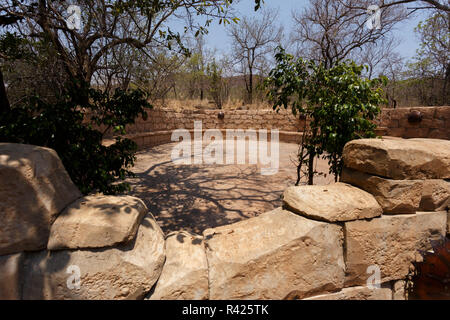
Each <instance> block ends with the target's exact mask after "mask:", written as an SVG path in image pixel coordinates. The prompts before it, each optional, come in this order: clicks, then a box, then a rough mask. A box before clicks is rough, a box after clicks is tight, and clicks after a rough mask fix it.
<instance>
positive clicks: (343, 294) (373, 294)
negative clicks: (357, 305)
mask: <svg viewBox="0 0 450 320" xmlns="http://www.w3.org/2000/svg"><path fill="white" fill-rule="evenodd" d="M304 300H392V291H391V289H389V288H374V289H371V288H368V287H351V288H344V289H342V290H341V291H339V292H336V293H329V294H323V295H319V296H315V297H310V298H306V299H304Z"/></svg>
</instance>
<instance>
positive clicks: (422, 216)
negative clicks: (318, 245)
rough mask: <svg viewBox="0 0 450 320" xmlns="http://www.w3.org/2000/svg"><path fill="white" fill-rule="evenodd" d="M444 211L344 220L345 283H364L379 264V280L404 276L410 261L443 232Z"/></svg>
mask: <svg viewBox="0 0 450 320" xmlns="http://www.w3.org/2000/svg"><path fill="white" fill-rule="evenodd" d="M446 223H447V213H446V212H445V211H442V212H425V213H424V212H418V213H416V214H410V215H395V216H382V217H381V218H376V219H372V220H370V221H362V220H360V221H351V222H346V223H345V232H344V233H345V242H346V252H345V255H346V259H345V261H346V265H347V269H346V286H352V285H365V284H366V281H367V279H368V278H369V277H371V276H372V275H373V273H371V272H368V267H373V266H378V267H379V268H380V272H381V274H380V276H381V283H384V282H387V281H391V280H400V279H404V278H406V276H407V275H408V273H409V271H410V269H409V268H410V264H411V262H413V261H416V260H417V259H419V258H420V253H419V250H423V251H426V250H429V249H430V248H431V244H430V241H431V240H438V239H439V238H440V237H442V236H444V235H445V228H446Z"/></svg>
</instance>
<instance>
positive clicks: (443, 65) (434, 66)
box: [410, 12, 450, 105]
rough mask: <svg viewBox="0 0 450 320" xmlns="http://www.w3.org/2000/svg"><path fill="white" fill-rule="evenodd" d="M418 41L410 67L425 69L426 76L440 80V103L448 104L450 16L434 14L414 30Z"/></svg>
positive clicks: (439, 13)
mask: <svg viewBox="0 0 450 320" xmlns="http://www.w3.org/2000/svg"><path fill="white" fill-rule="evenodd" d="M415 31H416V33H417V34H418V35H419V39H420V42H421V43H420V49H418V50H417V55H416V57H415V60H416V63H413V64H411V65H410V67H412V68H415V69H419V66H421V67H422V68H421V69H422V70H423V69H425V70H426V72H427V73H428V76H430V77H432V78H437V79H442V80H443V85H442V93H441V103H442V105H447V103H448V100H447V98H448V94H449V93H448V89H447V88H448V83H449V80H450V58H449V52H450V14H446V13H441V12H438V13H435V14H433V15H432V16H431V17H430V18H428V19H427V20H426V21H425V22H420V23H419V25H418V26H417V27H416V29H415Z"/></svg>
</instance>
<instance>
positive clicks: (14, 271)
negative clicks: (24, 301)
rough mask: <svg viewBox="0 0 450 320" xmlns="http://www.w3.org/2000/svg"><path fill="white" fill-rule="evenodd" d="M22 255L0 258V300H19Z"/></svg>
mask: <svg viewBox="0 0 450 320" xmlns="http://www.w3.org/2000/svg"><path fill="white" fill-rule="evenodd" d="M22 260H23V253H16V254H12V255H7V256H0V300H19V299H21V285H20V283H21V281H20V277H21V265H22Z"/></svg>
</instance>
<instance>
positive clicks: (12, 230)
mask: <svg viewBox="0 0 450 320" xmlns="http://www.w3.org/2000/svg"><path fill="white" fill-rule="evenodd" d="M0 181H1V183H0V212H1V213H2V222H1V223H0V255H5V254H10V253H16V252H20V251H25V250H27V251H32V250H40V249H44V248H45V247H46V246H47V240H48V235H49V232H50V226H51V224H52V223H53V221H54V220H55V218H56V216H57V215H58V214H59V212H60V211H61V210H62V209H64V207H65V206H66V205H68V204H69V203H71V202H72V201H74V200H75V199H77V198H79V197H81V193H80V192H79V191H78V189H77V187H76V186H75V185H74V184H73V182H72V180H70V177H69V175H68V174H67V172H66V170H65V169H64V167H63V165H62V163H61V160H60V159H59V158H58V155H57V154H56V152H55V151H54V150H52V149H48V148H42V147H36V146H31V145H25V144H15V143H0Z"/></svg>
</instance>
